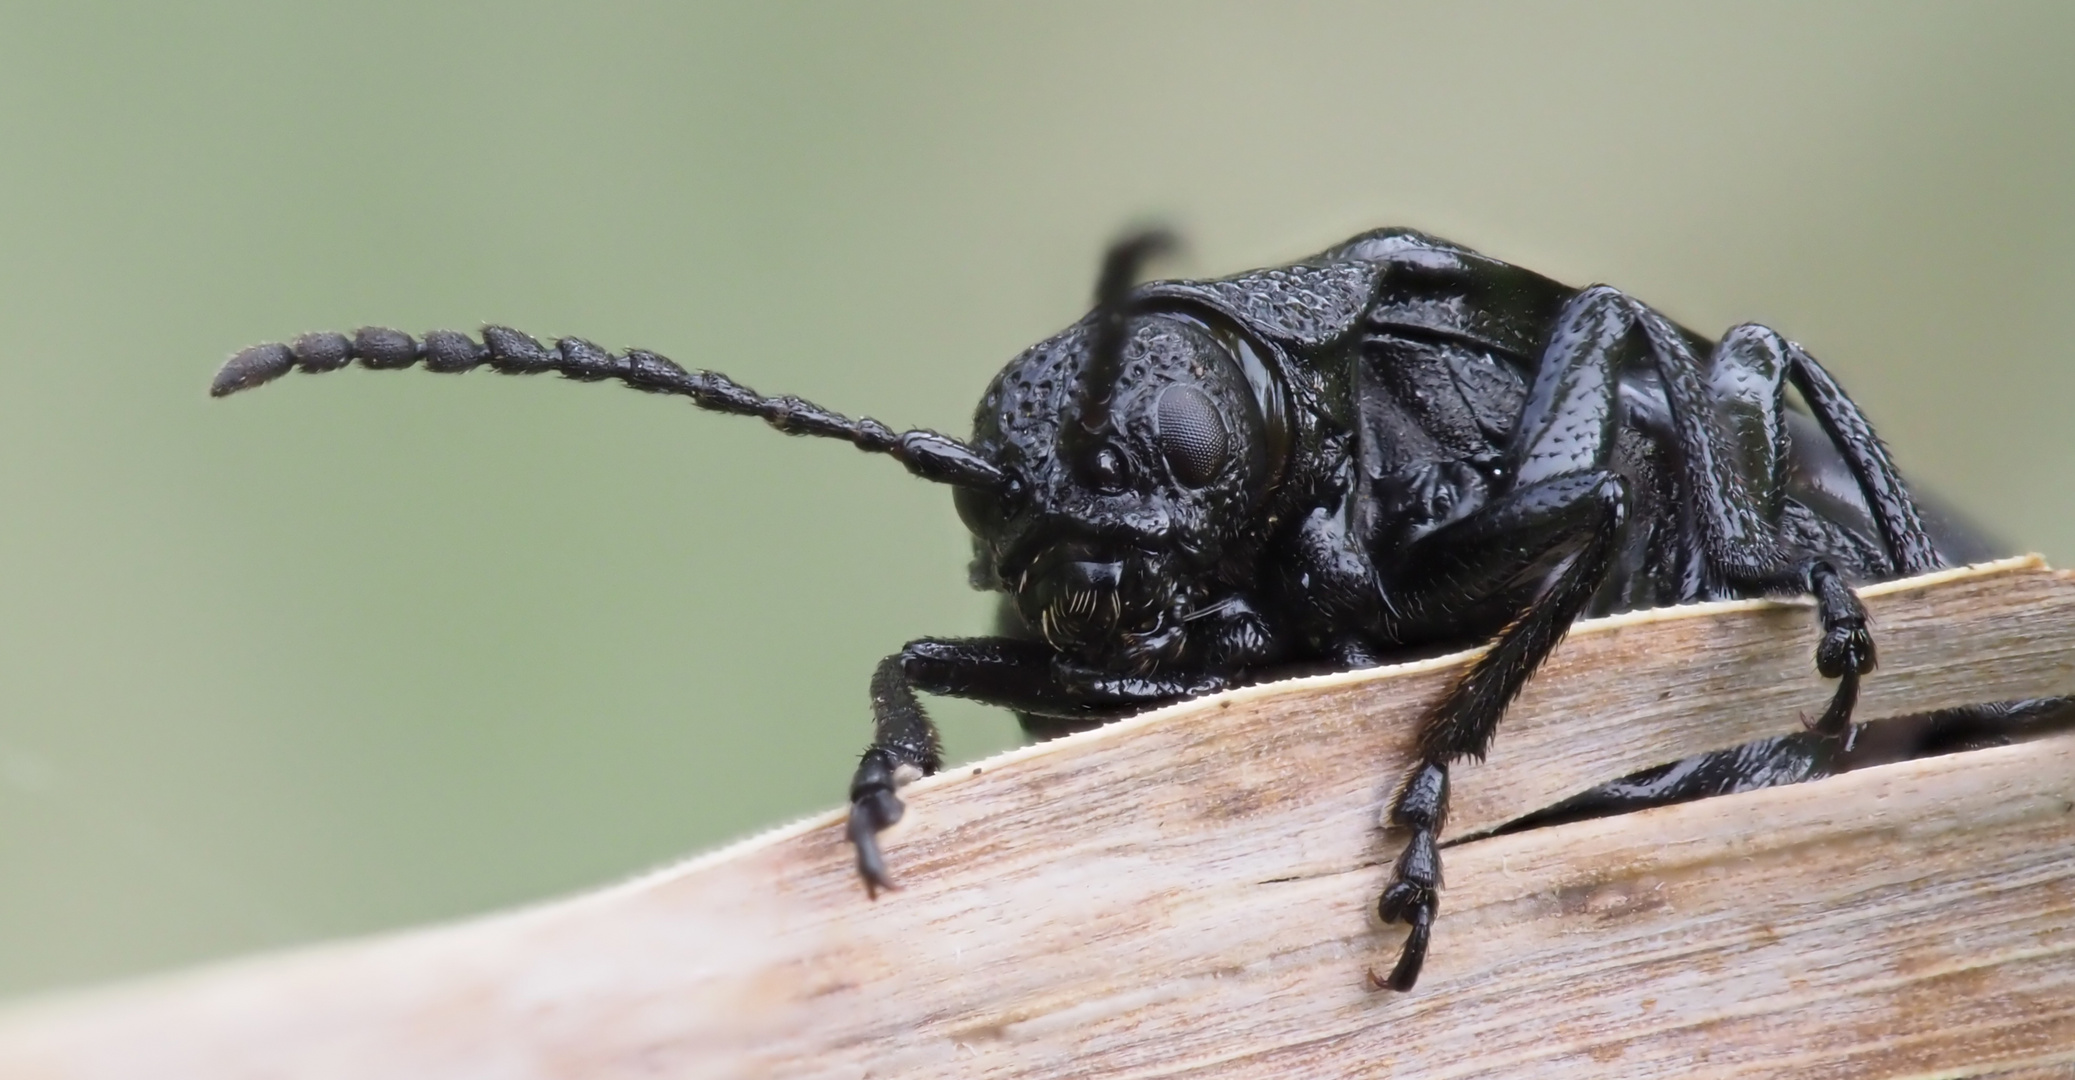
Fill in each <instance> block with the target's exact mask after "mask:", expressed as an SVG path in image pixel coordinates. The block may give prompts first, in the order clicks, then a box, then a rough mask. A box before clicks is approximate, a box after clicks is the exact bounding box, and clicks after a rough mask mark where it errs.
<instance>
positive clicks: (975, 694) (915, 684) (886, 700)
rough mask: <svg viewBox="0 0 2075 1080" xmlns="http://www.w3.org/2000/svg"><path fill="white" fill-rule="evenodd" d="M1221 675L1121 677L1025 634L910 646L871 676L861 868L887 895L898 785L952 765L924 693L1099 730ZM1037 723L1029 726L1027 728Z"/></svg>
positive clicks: (855, 840) (858, 797)
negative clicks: (888, 837) (884, 839)
mask: <svg viewBox="0 0 2075 1080" xmlns="http://www.w3.org/2000/svg"><path fill="white" fill-rule="evenodd" d="M1227 682H1228V680H1225V679H1222V678H1220V677H1218V676H1214V675H1196V676H1159V675H1150V676H1137V675H1118V674H1113V673H1109V672H1103V671H1098V670H1095V669H1092V668H1081V667H1078V666H1075V665H1072V664H1068V663H1064V662H1062V661H1061V660H1060V659H1059V655H1058V654H1057V653H1056V652H1054V651H1053V650H1052V648H1051V647H1050V646H1047V645H1045V644H1044V643H1042V642H1036V641H1025V640H1022V639H1019V638H1003V637H996V638H951V639H929V638H925V639H922V640H920V641H911V642H909V643H908V644H907V645H906V646H905V647H903V648H902V649H901V651H900V652H898V653H895V654H894V655H892V656H889V657H887V658H886V659H885V660H882V661H880V662H879V667H878V669H877V670H875V671H874V672H873V673H872V727H873V735H872V745H871V746H869V747H867V748H866V749H865V753H864V758H863V760H861V761H859V762H858V766H857V772H856V774H854V775H853V777H852V778H851V781H850V822H849V825H848V827H847V830H846V831H847V834H848V836H849V838H850V843H851V845H852V846H853V847H855V848H856V849H857V872H858V876H859V877H861V878H863V879H864V882H865V889H866V891H867V892H869V893H871V894H872V895H874V896H876V895H878V891H879V890H880V889H890V888H893V878H892V876H891V875H890V874H889V873H888V872H887V869H886V859H885V856H884V855H883V854H882V853H881V852H880V850H879V839H878V836H879V833H880V832H881V831H883V830H885V829H886V828H888V827H889V826H891V825H892V824H893V823H894V822H897V821H899V820H900V819H901V814H902V812H903V811H904V809H905V807H903V805H902V804H901V800H900V796H898V795H896V794H895V791H896V789H898V788H899V787H900V786H901V785H903V784H905V783H907V782H908V781H910V780H913V779H917V778H919V777H923V776H928V775H929V774H931V773H934V772H936V771H937V769H938V768H939V767H941V766H942V764H943V751H942V744H941V743H940V742H939V740H938V738H937V729H936V725H935V724H933V723H932V722H931V721H930V719H929V714H927V713H925V712H924V711H923V709H922V703H921V702H919V701H917V700H916V698H915V692H916V691H917V690H920V691H923V692H925V693H930V694H938V695H942V696H947V697H963V698H971V699H973V700H975V701H981V702H985V703H987V704H989V705H998V706H1001V707H1004V708H1008V709H1013V710H1015V711H1017V712H1019V713H1022V714H1024V715H1025V716H1034V717H1044V718H1056V719H1060V720H1062V721H1065V723H1062V724H1060V725H1059V726H1060V727H1061V728H1063V729H1065V730H1078V729H1080V728H1084V727H1092V726H1094V725H1096V724H1098V723H1101V722H1102V721H1104V720H1108V719H1111V718H1114V717H1115V716H1118V715H1120V714H1122V713H1125V712H1129V711H1132V710H1135V709H1141V708H1147V707H1150V706H1153V705H1160V704H1164V703H1166V702H1169V701H1175V700H1178V699H1181V698H1186V697H1196V696H1199V695H1202V694H1207V693H1211V692H1212V691H1216V690H1221V689H1224V687H1225V685H1226V684H1227ZM1026 726H1028V725H1026Z"/></svg>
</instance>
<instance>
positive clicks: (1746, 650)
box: [0, 559, 2075, 1080]
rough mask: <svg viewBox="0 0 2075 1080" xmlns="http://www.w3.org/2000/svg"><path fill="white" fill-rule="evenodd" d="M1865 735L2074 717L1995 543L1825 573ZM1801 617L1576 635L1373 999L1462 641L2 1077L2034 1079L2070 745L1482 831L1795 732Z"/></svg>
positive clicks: (1810, 684)
mask: <svg viewBox="0 0 2075 1080" xmlns="http://www.w3.org/2000/svg"><path fill="white" fill-rule="evenodd" d="M1865 596H1866V599H1867V603H1868V606H1869V608H1870V610H1871V612H1872V615H1873V618H1874V621H1875V627H1876V631H1877V633H1878V636H1879V644H1880V650H1881V668H1880V670H1879V671H1878V672H1876V673H1875V674H1874V675H1873V676H1872V677H1871V678H1870V679H1869V680H1868V682H1867V684H1866V693H1865V697H1864V699H1863V702H1862V704H1861V706H1860V715H1861V717H1862V718H1867V719H1871V718H1877V717H1881V716H1892V715H1897V714H1901V713H1907V712H1916V711H1922V710H1925V709H1932V708H1939V707H1945V706H1952V705H1960V704H1967V703H1973V702H1979V701H1986V700H1999V699H2011V698H2022V697H2033V696H2042V695H2049V694H2069V693H2075V580H2070V579H2069V578H2068V577H2067V576H2066V575H2062V574H2056V573H2054V572H2052V571H2049V570H2047V569H2045V568H2044V567H2043V566H2041V565H2040V564H2039V562H2038V561H2037V560H2036V559H2028V560H2011V561H2008V562H2004V563H2000V564H1995V565H1992V566H1988V567H1977V568H1973V569H1969V570H1962V571H1952V572H1946V573H1940V574H1934V575H1930V576H1928V577H1924V578H1917V579H1913V580H1910V581H1904V582H1897V583H1893V584H1890V585H1884V586H1878V587H1875V588H1870V589H1867V590H1865ZM1814 641H1815V627H1814V619H1813V615H1812V612H1811V611H1810V609H1809V608H1808V606H1807V605H1805V604H1799V603H1771V602H1749V603H1732V604H1712V605H1703V606H1697V607H1690V608H1684V609H1676V610H1672V611H1666V612H1652V613H1644V614H1638V615H1632V616H1622V617H1617V618H1612V619H1603V620H1598V621H1595V622H1591V623H1585V624H1581V625H1580V626H1579V627H1577V628H1576V629H1575V630H1574V631H1573V633H1572V634H1571V636H1570V638H1569V639H1568V640H1567V641H1566V642H1565V644H1564V645H1563V647H1562V648H1561V649H1560V650H1559V651H1558V653H1557V655H1556V656H1555V657H1554V658H1553V659H1552V660H1551V662H1550V663H1549V665H1548V666H1547V667H1546V668H1545V670H1544V671H1543V673H1542V674H1541V675H1539V676H1538V677H1537V678H1536V680H1535V682H1534V684H1533V686H1532V687H1531V688H1530V689H1529V691H1528V692H1527V693H1526V694H1525V695H1524V696H1523V697H1522V698H1521V700H1520V701H1519V702H1518V703H1517V704H1516V705H1515V706H1514V707H1513V709H1512V710H1511V711H1510V712H1509V714H1508V716H1507V722H1506V726H1505V728H1504V730H1503V732H1502V734H1501V735H1500V738H1499V741H1498V745H1497V747H1496V748H1495V750H1494V752H1493V754H1492V757H1491V760H1490V761H1489V762H1487V763H1485V764H1482V765H1470V766H1463V767H1460V768H1458V769H1457V770H1456V804H1455V812H1454V816H1453V817H1452V818H1451V821H1450V835H1451V836H1452V837H1454V838H1457V839H1458V840H1460V841H1461V842H1459V843H1456V844H1454V845H1453V846H1451V847H1450V848H1449V849H1448V850H1447V852H1446V860H1447V875H1448V887H1447V889H1446V891H1445V892H1444V894H1443V898H1442V903H1441V918H1440V921H1439V924H1438V926H1437V928H1436V930H1435V934H1434V949H1433V957H1432V959H1431V960H1430V962H1429V963H1428V966H1427V971H1426V974H1425V977H1424V978H1423V979H1422V981H1421V982H1420V985H1419V987H1418V989H1417V990H1416V991H1415V992H1413V993H1411V994H1409V995H1398V994H1393V993H1389V992H1386V991H1377V990H1375V989H1373V988H1372V986H1371V985H1370V976H1369V972H1370V971H1371V969H1376V970H1379V971H1380V970H1385V969H1387V968H1388V967H1389V965H1390V964H1391V962H1392V961H1393V959H1394V958H1395V955H1396V952H1397V948H1398V944H1399V941H1400V940H1401V938H1402V934H1403V931H1402V930H1400V929H1398V928H1393V927H1382V926H1379V925H1378V924H1377V923H1376V921H1375V916H1374V914H1373V912H1372V905H1373V903H1374V900H1375V896H1376V894H1377V892H1378V890H1379V889H1380V888H1381V887H1382V885H1383V883H1384V880H1385V877H1386V874H1387V870H1388V864H1389V862H1390V860H1391V859H1392V858H1393V857H1394V856H1395V854H1396V851H1397V847H1398V844H1397V841H1396V839H1395V838H1393V837H1390V836H1387V835H1386V834H1384V833H1383V832H1382V831H1381V830H1380V829H1379V827H1378V825H1377V814H1378V811H1379V809H1380V808H1381V807H1382V805H1383V802H1384V800H1385V798H1386V797H1387V796H1388V794H1389V792H1390V789H1391V788H1392V786H1393V785H1394V784H1395V783H1396V781H1397V780H1398V778H1399V777H1400V776H1401V775H1402V774H1403V772H1404V770H1405V768H1406V765H1407V763H1408V760H1409V759H1408V746H1409V740H1410V737H1411V733H1412V731H1413V728H1414V725H1415V724H1416V722H1417V720H1418V718H1419V716H1420V713H1421V710H1422V709H1423V708H1425V707H1426V706H1428V705H1429V704H1430V703H1431V702H1433V701H1434V700H1435V698H1436V696H1437V695H1438V694H1439V693H1440V692H1441V690H1442V689H1443V687H1444V686H1445V685H1446V684H1447V683H1448V681H1449V680H1450V679H1451V678H1453V677H1455V675H1456V674H1457V673H1459V672H1460V671H1461V669H1462V667H1463V665H1464V663H1465V658H1464V657H1463V656H1452V657H1444V658H1440V659H1437V660H1433V661H1428V662H1422V663H1417V664H1409V665H1403V666H1400V667H1396V668H1387V669H1381V670H1377V671H1368V672H1358V673H1352V674H1347V675H1336V676H1330V677H1321V678H1315V679H1305V680H1297V681H1293V682H1287V683H1280V684H1275V685H1271V686H1263V687H1256V688H1252V689H1248V690H1243V691H1239V692H1236V693H1230V694H1225V695H1221V696H1219V697H1216V698H1212V699H1208V700H1204V701H1197V702H1190V703H1187V704H1184V705H1179V706H1176V707H1173V708H1169V709H1164V710H1161V711H1159V712H1157V713H1154V714H1150V715H1147V716H1144V717H1139V718H1136V719H1133V720H1130V721H1127V722H1124V723H1120V724H1116V725H1112V726H1110V727H1108V728H1104V729H1102V730H1100V731H1097V732H1091V733H1089V734H1087V735H1083V736H1076V737H1074V738H1070V739H1063V740H1059V741H1056V742H1052V743H1047V744H1044V745H1042V746H1037V747H1032V748H1027V749H1024V750H1019V751H1015V752H1012V753H1009V754H1005V755H1003V756H1001V757H998V758H995V759H993V760H991V761H988V762H985V763H983V764H981V765H978V766H968V767H964V768H960V769H957V770H955V771H953V772H951V773H949V774H946V775H943V776H939V777H936V778H932V779H930V780H925V781H922V782H920V783H917V784H915V785H913V786H911V787H910V788H908V789H907V790H906V792H905V795H906V797H907V799H908V802H909V805H910V812H909V817H908V820H907V821H906V822H904V823H903V824H902V825H901V826H899V827H898V828H896V829H895V830H893V831H892V832H890V833H888V834H887V842H888V844H887V846H888V854H889V857H890V859H891V860H892V862H893V866H894V867H895V870H896V873H897V874H898V875H899V876H900V878H901V880H902V883H903V884H904V885H905V888H904V889H902V890H901V891H899V892H896V893H893V894H890V895H887V896H883V897H882V898H880V899H879V900H878V901H877V902H876V903H875V902H869V901H867V900H866V899H865V897H864V894H863V891H862V889H861V888H860V887H859V885H858V883H857V880H856V877H855V873H854V871H853V869H852V867H851V859H850V853H849V851H848V849H847V848H846V847H845V845H844V843H843V839H842V831H841V827H840V824H839V821H840V817H839V815H838V814H836V813H834V812H831V813H828V814H824V815H821V816H818V817H815V818H812V819H810V820H808V821H804V822H801V823H799V824H796V825H793V826H790V827H788V828H785V829H781V830H778V831H776V832H773V833H770V834H767V835H765V836H761V837H758V838H755V839H753V840H749V841H746V842H744V843H741V844H738V845H736V846H734V847H732V848H729V849H727V850H724V851H721V852H717V853H715V854H712V855H708V856H705V857H703V858H699V859H695V860H693V861H691V862H688V863H685V864H683V865H680V866H677V867H674V868H671V869H668V870H665V871H662V872H659V873H656V874H653V875H650V876H648V877H645V878H642V879H640V880H637V881H633V882H630V883H627V884H623V885H619V886H615V887H612V888H608V889H605V890H602V891H600V892H597V893H593V894H591V895H588V896H581V897H577V898H574V899H570V900H565V901H561V902H557V903H552V904H546V905H542V906H540V907H536V908H533V909H530V910H525V911H521V912H518V913H515V914H509V915H503V916H496V917H490V918H484V919H480V920H477V921H474V922H468V923H463V924H459V925H453V926H445V927H438V928H433V929H429V930H424V931H419V932H415V933H409V934H401V935H395V936H391V937H387V938H380V939H375V940H371V941H362V942H354V943H347V944H342V945H336V946H331V947H327V948H321V949H314V950H308V951H304V952H301V953H297V954H292V955H287V956H282V957H275V958H267V959H261V960H255V961H248V962H245V963H241V964H237V965H234V966H229V967H224V968H219V969H216V970H212V971H205V972H202V973H198V974H192V975H186V976H180V977H176V978H171V979H167V980H164V981H161V982H158V983H155V984H150V985H144V986H139V987H134V988H129V989H119V990H115V991H109V992H104V993H102V994H99V995H93V996H88V997H84V998H78V999H73V1000H68V1001H58V1002H52V1003H46V1004H42V1005H38V1006H33V1007H28V1008H21V1009H17V1010H16V1011H15V1012H14V1013H13V1014H12V1016H11V1017H9V1018H8V1019H7V1020H6V1021H5V1022H4V1023H0V1075H4V1076H8V1077H36V1078H60V1077H63V1078H85V1077H111V1078H112V1077H153V1078H161V1080H178V1078H188V1077H194V1078H199V1077H212V1078H213V1077H262V1076H265V1077H276V1076H281V1077H289V1076H293V1077H341V1078H346V1077H351V1078H364V1077H407V1076H441V1077H447V1076H451V1077H484V1078H490V1077H498V1078H503V1077H585V1078H614V1077H637V1076H638V1077H654V1076H682V1077H691V1076H786V1077H861V1076H880V1077H954V1076H955V1077H1026V1076H1028V1077H1036V1076H1089V1075H1104V1076H1122V1077H1171V1076H1218V1077H1275V1078H1288V1077H1311V1076H1317V1077H1342V1076H1362V1075H1388V1076H1393V1077H1402V1078H1439V1077H1472V1076H1475V1077H1567V1076H1580V1077H1611V1078H1620V1077H1713V1076H1752V1077H1767V1078H1773V1077H1823V1078H1837V1077H1904V1076H1912V1077H1923V1076H1933V1075H1935V1076H1997V1077H2018V1076H2040V1077H2044V1076H2056V1077H2067V1076H2071V1075H2075V859H2071V858H2070V857H2069V856H2070V853H2071V851H2075V737H2057V738H2052V739H2046V740H2042V741H2038V742H2033V743H2028V744H2023V745H2018V746H2011V747H2004V748H1998V749H1992V750H1983V751H1976V752H1973V753H1968V754H1962V755H1954V756H1950V757H1945V758H1938V759H1932V760H1925V761H1917V762H1909V763H1905V764H1900V765H1893V766H1887V767H1883V768H1879V769H1871V770H1866V771H1863V772H1859V773H1854V774H1850V775H1847V776H1843V777H1838V778H1834V779H1831V780H1826V781H1822V782H1819V783H1814V784H1806V785H1801V786H1797V787H1791V788H1780V789H1774V790H1770V791H1761V792H1754V793H1750V794H1746V795H1740V796H1735V797H1731V798H1724V799H1715V800H1708V801H1705V802H1700V803H1693V804H1688V805H1684V806H1678V807H1670V808H1665V809H1660V810H1655V811H1649V812H1646V813H1641V814H1632V815H1628V816H1624V817H1619V818H1612V819H1605V820H1599V821H1593V822H1584V823H1579V824H1574V825H1568V826H1562V827H1558V828H1548V829H1539V830H1533V831H1529V832H1524V833H1517V834H1509V835H1503V836H1496V837H1488V836H1487V837H1483V838H1479V837H1480V836H1481V834H1483V833H1485V832H1486V831H1488V830H1490V829H1491V828H1493V827H1494V826H1496V825H1498V824H1501V823H1503V822H1504V821H1506V820H1508V819H1510V818H1512V817H1515V816H1517V815H1519V814H1520V813H1522V812H1524V811H1527V810H1530V809H1533V808H1535V807H1537V806H1541V805H1545V804H1547V803H1549V802H1552V801H1554V800H1556V799H1558V798H1561V797H1562V796H1565V795H1567V794H1570V793H1573V792H1576V791H1579V790H1582V789H1584V788H1586V787H1589V786H1591V785H1593V784H1595V783H1597V782H1600V781H1603V780H1606V779H1609V778H1611V777H1614V776H1618V775H1621V774H1624V773H1627V772H1631V771H1634V770H1636V769H1639V768H1642V767H1645V766H1648V765H1651V764H1655V763H1659V762H1663V761H1668V760H1672V759H1675V758H1679V757H1682V756H1685V755H1689V754H1693V753H1695V752H1698V751H1701V750H1706V749H1712V748H1717V747H1722V746H1728V745H1732V744H1735V743H1739V742H1743V741H1746V740H1749V739H1753V738H1757V737H1760V736H1763V735H1768V734H1777V733H1782V732H1788V731H1793V730H1795V728H1796V727H1797V725H1798V724H1800V723H1801V718H1802V717H1805V716H1806V717H1813V716H1815V715H1817V714H1819V713H1820V711H1821V709H1822V706H1823V704H1824V702H1825V701H1826V700H1827V698H1828V696H1829V693H1830V686H1829V684H1827V683H1825V682H1824V681H1823V680H1821V679H1819V678H1818V677H1817V676H1816V675H1815V673H1814V671H1813V670H1812V668H1811V663H1810V659H1809V658H1810V656H1811V655H1812V651H1813V648H1814Z"/></svg>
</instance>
